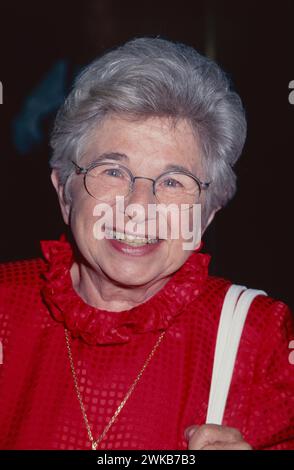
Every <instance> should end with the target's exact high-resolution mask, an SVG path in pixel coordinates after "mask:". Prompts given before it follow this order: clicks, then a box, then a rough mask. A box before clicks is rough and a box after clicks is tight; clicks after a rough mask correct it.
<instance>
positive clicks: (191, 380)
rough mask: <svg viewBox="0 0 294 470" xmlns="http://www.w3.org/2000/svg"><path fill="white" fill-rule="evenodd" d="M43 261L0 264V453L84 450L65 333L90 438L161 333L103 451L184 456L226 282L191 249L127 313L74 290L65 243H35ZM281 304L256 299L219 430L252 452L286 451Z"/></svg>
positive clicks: (290, 331) (200, 412)
mask: <svg viewBox="0 0 294 470" xmlns="http://www.w3.org/2000/svg"><path fill="white" fill-rule="evenodd" d="M42 246H43V252H44V256H45V260H43V259H37V260H30V261H20V262H13V263H6V264H4V265H2V266H1V267H0V284H1V286H0V341H1V342H2V344H3V364H2V365H0V448H1V449H90V448H91V446H90V442H89V440H88V435H87V431H86V428H85V424H84V421H83V418H82V414H81V410H80V407H79V403H78V400H77V397H76V393H75V390H74V385H73V378H72V375H71V370H70V365H69V359H68V355H67V350H66V343H65V335H64V325H66V326H67V328H68V329H69V330H70V332H71V337H72V340H71V344H72V351H73V358H74V363H75V367H76V371H77V375H78V381H79V386H80V391H81V394H82V397H83V401H84V404H85V407H86V410H87V414H88V417H89V422H90V425H91V428H92V432H93V435H94V438H95V439H97V438H98V436H99V435H100V434H101V433H102V431H103V429H104V428H105V426H106V424H107V423H108V421H109V419H110V418H111V416H112V415H113V413H114V411H115V410H116V408H117V406H118V405H119V404H120V402H121V401H122V399H123V398H124V396H125V394H126V392H127V390H128V389H129V387H130V385H131V384H132V382H133V381H134V379H135V377H136V376H137V374H138V372H139V370H140V369H141V368H142V366H143V364H144V362H145V360H146V358H147V356H148V354H149V353H150V351H151V349H152V347H153V345H154V344H155V342H156V340H157V339H158V337H159V335H160V332H161V331H163V330H166V334H165V336H164V338H163V340H162V342H161V344H160V346H159V348H158V349H157V351H156V353H155V355H154V357H153V358H152V360H151V362H150V364H149V365H148V367H147V368H146V370H145V372H144V374H143V376H142V378H141V380H140V381H139V383H138V385H137V387H136V388H135V390H134V392H133V394H132V395H131V397H130V399H129V401H128V402H127V403H126V405H125V407H124V408H123V410H122V411H121V413H120V415H119V416H118V418H117V420H116V422H115V423H114V424H113V426H112V427H111V428H110V430H109V431H108V433H107V435H106V436H105V438H104V440H103V441H102V442H101V444H100V446H99V447H98V448H99V449H107V450H108V449H119V450H127V449H140V450H147V449H153V450H156V449H176V450H177V449H187V441H186V440H185V438H184V430H185V428H186V427H187V426H189V425H191V424H199V425H201V424H204V423H205V418H206V412H207V403H208V395H209V387H210V380H211V373H212V364H213V355H214V347H215V341H216V333H217V327H218V322H219V316H220V312H221V307H222V303H223V299H224V296H225V293H226V291H227V289H228V288H229V286H230V285H231V283H230V281H228V280H225V279H222V278H216V277H212V276H209V275H208V265H209V260H210V256H209V255H206V254H203V253H199V252H195V253H193V254H192V255H191V256H190V257H189V259H188V260H187V261H186V263H185V264H184V265H183V266H182V268H181V269H180V270H179V271H178V272H177V273H175V274H174V276H173V277H172V278H171V280H170V281H169V282H168V283H167V284H166V285H165V286H164V287H163V289H161V290H160V291H159V292H158V293H157V294H156V295H154V296H153V297H152V298H151V299H149V300H148V301H147V302H145V303H144V304H141V305H139V306H137V307H135V308H133V309H131V310H129V311H124V312H109V311H105V310H100V309H97V308H94V307H91V306H89V305H87V304H86V303H85V302H84V301H83V300H82V299H81V298H80V297H79V296H78V294H77V293H76V292H75V290H74V289H73V286H72V283H71V277H70V271H69V270H70V267H71V264H72V260H73V255H72V250H71V247H70V245H69V243H68V242H67V241H66V240H65V239H63V240H60V241H52V242H43V244H42ZM292 339H294V328H293V319H292V316H291V313H290V311H289V309H288V308H287V306H286V305H285V304H284V303H282V302H280V301H276V300H274V299H272V298H270V297H264V296H258V297H257V298H256V299H255V300H254V301H253V304H252V306H251V308H250V311H249V314H248V318H247V321H246V324H245V328H244V332H243V335H242V339H241V344H240V348H239V351H238V355H237V361H236V367H235V370H234V375H233V380H232V384H231V389H230V393H229V398H228V403H227V408H226V411H225V416H224V424H225V425H228V426H233V427H236V428H238V429H239V430H240V431H241V433H242V434H243V436H244V438H245V440H247V441H248V442H249V443H250V444H251V445H252V446H253V447H254V448H256V449H265V448H266V449H268V448H271V449H294V366H293V365H291V364H290V361H289V353H290V351H289V348H288V346H289V341H290V340H292Z"/></svg>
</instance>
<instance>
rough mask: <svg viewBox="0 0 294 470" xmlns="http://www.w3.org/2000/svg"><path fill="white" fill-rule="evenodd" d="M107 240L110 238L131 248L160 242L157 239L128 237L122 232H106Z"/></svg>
mask: <svg viewBox="0 0 294 470" xmlns="http://www.w3.org/2000/svg"><path fill="white" fill-rule="evenodd" d="M107 238H112V239H114V240H118V241H119V242H121V243H125V244H126V245H131V246H142V245H154V244H156V243H159V242H160V241H161V240H160V239H159V238H154V237H153V238H151V237H148V238H146V237H139V236H137V235H129V234H126V233H124V232H117V231H116V230H108V231H107Z"/></svg>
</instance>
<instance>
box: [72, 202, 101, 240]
mask: <svg viewBox="0 0 294 470" xmlns="http://www.w3.org/2000/svg"><path fill="white" fill-rule="evenodd" d="M94 207H95V201H94V202H93V203H92V201H89V200H88V199H86V198H80V199H76V200H74V202H73V204H72V207H71V212H70V227H71V230H72V232H73V233H74V234H81V235H83V237H86V239H87V240H89V239H90V238H93V241H94V234H93V228H94V224H95V222H96V220H97V217H95V216H94V215H93V211H94Z"/></svg>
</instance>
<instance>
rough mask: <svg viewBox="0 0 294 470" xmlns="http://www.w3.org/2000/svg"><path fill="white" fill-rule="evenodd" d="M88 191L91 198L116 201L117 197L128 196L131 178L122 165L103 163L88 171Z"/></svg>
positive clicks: (86, 181)
mask: <svg viewBox="0 0 294 470" xmlns="http://www.w3.org/2000/svg"><path fill="white" fill-rule="evenodd" d="M85 184H86V189H87V191H88V193H89V194H91V196H93V197H94V198H95V199H98V200H100V201H104V202H108V201H113V200H115V198H116V196H126V195H127V194H128V192H129V188H130V184H131V178H130V175H129V174H128V172H127V171H126V170H125V169H124V168H122V167H121V166H120V165H117V164H113V163H103V164H101V165H97V166H95V167H94V168H92V169H91V170H89V171H88V173H87V175H86V180H85Z"/></svg>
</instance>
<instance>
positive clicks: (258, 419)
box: [246, 298, 294, 450]
mask: <svg viewBox="0 0 294 470" xmlns="http://www.w3.org/2000/svg"><path fill="white" fill-rule="evenodd" d="M265 305H266V308H264V313H263V314H262V315H261V318H262V324H263V328H262V334H261V335H260V336H258V341H259V344H258V353H257V360H256V364H255V369H254V380H253V382H252V388H251V394H250V407H249V408H250V410H249V414H248V420H247V426H246V428H247V432H248V436H251V437H252V436H253V438H252V439H251V440H252V442H250V440H248V442H250V444H251V445H252V446H253V448H254V449H267V450H287V449H294V360H293V354H292V353H291V351H293V349H291V347H292V348H293V343H292V342H293V340H294V321H293V314H292V312H291V311H290V309H289V308H288V307H287V305H285V304H284V303H283V302H280V301H274V300H273V299H270V298H267V300H265ZM261 318H259V319H258V320H257V321H261ZM291 343H292V344H291ZM246 440H247V439H246Z"/></svg>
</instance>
